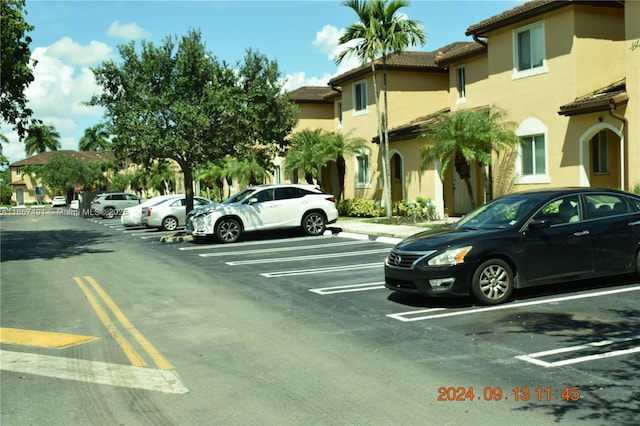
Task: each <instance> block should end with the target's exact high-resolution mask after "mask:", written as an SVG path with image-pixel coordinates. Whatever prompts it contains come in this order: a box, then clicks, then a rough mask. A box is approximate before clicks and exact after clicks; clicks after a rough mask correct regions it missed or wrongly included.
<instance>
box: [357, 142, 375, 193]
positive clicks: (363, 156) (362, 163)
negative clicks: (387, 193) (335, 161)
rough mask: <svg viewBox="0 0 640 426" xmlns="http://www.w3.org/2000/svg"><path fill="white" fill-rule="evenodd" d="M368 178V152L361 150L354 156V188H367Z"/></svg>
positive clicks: (369, 176)
mask: <svg viewBox="0 0 640 426" xmlns="http://www.w3.org/2000/svg"><path fill="white" fill-rule="evenodd" d="M370 178H371V175H370V171H369V152H368V151H367V150H363V151H360V153H359V154H357V155H356V188H365V187H368V186H369V181H370Z"/></svg>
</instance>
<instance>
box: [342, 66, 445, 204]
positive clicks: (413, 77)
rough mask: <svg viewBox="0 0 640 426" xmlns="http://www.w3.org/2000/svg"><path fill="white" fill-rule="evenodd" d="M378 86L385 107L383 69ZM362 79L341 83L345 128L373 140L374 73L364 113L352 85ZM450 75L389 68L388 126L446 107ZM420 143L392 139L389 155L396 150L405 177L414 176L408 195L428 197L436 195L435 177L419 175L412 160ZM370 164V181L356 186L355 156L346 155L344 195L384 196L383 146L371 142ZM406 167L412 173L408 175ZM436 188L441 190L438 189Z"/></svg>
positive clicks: (376, 128)
mask: <svg viewBox="0 0 640 426" xmlns="http://www.w3.org/2000/svg"><path fill="white" fill-rule="evenodd" d="M376 75H377V82H378V90H379V92H380V104H381V108H382V109H384V99H383V96H384V93H383V92H382V81H383V75H382V71H381V70H378V71H376ZM361 81H363V79H357V80H354V81H351V82H347V83H345V84H344V85H343V87H342V110H343V120H342V131H343V132H351V135H352V136H354V137H362V138H364V139H365V140H368V141H370V140H372V139H373V138H374V137H376V136H378V122H377V116H376V105H375V98H374V91H373V80H372V78H371V75H368V78H366V80H364V81H366V82H367V103H368V107H367V112H366V113H365V114H356V113H354V107H353V96H352V93H353V85H354V84H357V83H359V82H361ZM447 82H448V75H447V74H446V73H424V72H422V73H418V72H400V71H387V91H388V94H387V99H388V102H389V129H390V130H391V129H393V128H395V127H398V126H401V125H403V124H406V123H407V122H410V121H412V120H415V119H417V118H419V117H421V116H425V115H428V114H431V113H433V112H436V111H438V110H440V109H442V108H445V107H446V106H447V104H448V91H447V84H448V83H447ZM418 146H420V143H417V144H415V143H414V144H413V145H411V144H407V143H406V142H393V143H390V147H389V148H390V156H392V155H393V154H394V153H395V152H397V153H398V154H399V155H400V156H401V157H402V158H403V168H404V170H405V179H406V180H411V183H410V184H409V186H407V184H406V181H405V191H404V193H405V195H404V198H406V199H415V197H416V196H415V195H412V194H421V195H419V196H422V197H425V198H433V197H430V196H428V195H427V194H429V193H434V192H435V191H436V189H435V188H434V184H433V179H431V178H430V177H428V176H426V177H425V176H423V177H422V179H420V178H419V176H420V173H419V172H418V171H416V170H418V169H414V168H413V166H412V162H415V161H418V160H419V156H417V155H416V150H417V149H418V148H417V147H418ZM369 154H370V157H369V164H370V167H371V173H370V175H371V179H370V184H369V185H368V186H366V187H356V182H355V172H356V160H355V158H347V159H346V160H347V161H346V165H347V172H346V176H345V193H344V198H368V199H374V200H382V199H383V194H382V191H383V184H382V178H383V175H382V162H381V161H382V160H381V158H380V155H379V154H380V146H379V145H378V144H373V143H372V144H371V145H370V149H369ZM407 171H410V172H409V173H410V174H411V176H409V179H407V177H408V175H407ZM437 191H440V190H439V189H437Z"/></svg>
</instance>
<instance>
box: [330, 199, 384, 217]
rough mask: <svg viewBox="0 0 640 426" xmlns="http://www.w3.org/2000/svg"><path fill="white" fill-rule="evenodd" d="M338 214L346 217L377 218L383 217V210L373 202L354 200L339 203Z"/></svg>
mask: <svg viewBox="0 0 640 426" xmlns="http://www.w3.org/2000/svg"><path fill="white" fill-rule="evenodd" d="M338 214H340V216H347V217H379V216H382V215H384V209H383V208H382V207H381V206H380V205H378V203H377V202H375V201H374V200H368V199H364V198H355V199H352V200H342V201H340V204H339V205H338Z"/></svg>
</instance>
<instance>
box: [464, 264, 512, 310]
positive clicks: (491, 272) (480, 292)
mask: <svg viewBox="0 0 640 426" xmlns="http://www.w3.org/2000/svg"><path fill="white" fill-rule="evenodd" d="M513 280H514V278H513V271H512V270H511V267H510V266H509V264H508V263H507V262H505V261H504V260H501V259H491V260H487V261H486V262H484V263H482V264H481V265H480V266H479V267H478V269H476V271H475V273H474V274H473V280H472V281H471V292H472V293H473V295H474V296H475V298H476V299H477V300H478V301H479V302H480V303H482V304H484V305H497V304H499V303H503V302H506V301H507V300H508V299H509V297H510V296H511V293H512V292H513Z"/></svg>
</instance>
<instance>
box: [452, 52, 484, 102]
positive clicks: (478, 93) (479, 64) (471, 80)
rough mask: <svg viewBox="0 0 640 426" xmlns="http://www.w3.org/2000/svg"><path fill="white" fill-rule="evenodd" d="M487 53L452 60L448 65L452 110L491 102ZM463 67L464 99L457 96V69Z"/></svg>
mask: <svg viewBox="0 0 640 426" xmlns="http://www.w3.org/2000/svg"><path fill="white" fill-rule="evenodd" d="M488 66H489V65H488V58H487V55H479V56H476V57H473V58H467V59H465V60H463V61H461V62H454V63H452V64H450V65H449V69H450V70H451V72H450V73H449V105H451V110H452V111H457V110H460V109H465V108H476V107H480V106H484V105H489V104H490V103H491V93H490V92H489V80H488V78H489V76H488ZM459 67H464V69H465V79H466V86H465V95H466V96H465V99H464V100H461V99H459V98H458V81H457V74H456V73H457V69H458V68H459Z"/></svg>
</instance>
